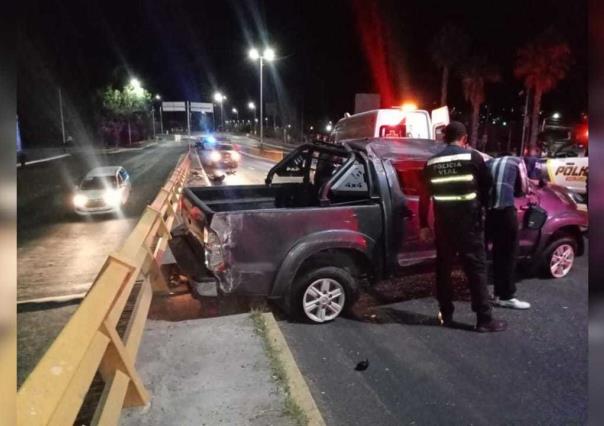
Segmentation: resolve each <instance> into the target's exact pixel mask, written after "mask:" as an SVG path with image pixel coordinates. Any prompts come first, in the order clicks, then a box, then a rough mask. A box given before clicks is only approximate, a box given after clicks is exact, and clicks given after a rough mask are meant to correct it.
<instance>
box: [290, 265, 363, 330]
mask: <svg viewBox="0 0 604 426" xmlns="http://www.w3.org/2000/svg"><path fill="white" fill-rule="evenodd" d="M357 295H358V285H357V282H356V280H355V279H354V277H353V276H352V275H351V274H350V273H349V272H348V271H346V270H345V269H342V268H338V267H336V266H325V267H321V268H318V269H313V270H309V271H307V272H305V273H303V274H301V275H300V276H299V277H298V278H297V279H296V281H295V282H294V286H293V292H292V300H291V305H290V306H291V308H292V314H294V315H295V316H296V317H297V318H299V319H303V320H306V321H310V322H313V323H324V322H328V321H332V320H334V319H336V318H337V317H338V316H340V314H341V313H342V312H344V311H345V310H346V309H347V308H349V307H350V306H352V304H353V303H354V301H355V300H356V298H357Z"/></svg>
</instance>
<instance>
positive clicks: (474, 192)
mask: <svg viewBox="0 0 604 426" xmlns="http://www.w3.org/2000/svg"><path fill="white" fill-rule="evenodd" d="M445 151H446V150H445ZM464 151H465V152H462V153H457V154H451V155H440V154H439V155H437V156H436V157H432V158H431V159H429V160H428V162H427V163H426V168H425V170H424V173H425V178H426V183H427V184H428V187H429V189H430V194H431V195H432V197H433V199H434V201H435V202H436V203H437V204H441V203H443V204H444V203H452V202H453V203H460V202H468V201H472V200H475V199H476V198H477V197H478V186H477V182H476V180H477V176H476V170H477V169H476V167H475V165H474V163H473V162H472V152H471V151H468V150H464Z"/></svg>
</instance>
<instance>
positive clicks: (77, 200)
mask: <svg viewBox="0 0 604 426" xmlns="http://www.w3.org/2000/svg"><path fill="white" fill-rule="evenodd" d="M87 202H88V197H87V196H85V195H84V194H76V195H74V196H73V205H74V206H75V207H78V208H82V207H84V206H85V205H86V203H87Z"/></svg>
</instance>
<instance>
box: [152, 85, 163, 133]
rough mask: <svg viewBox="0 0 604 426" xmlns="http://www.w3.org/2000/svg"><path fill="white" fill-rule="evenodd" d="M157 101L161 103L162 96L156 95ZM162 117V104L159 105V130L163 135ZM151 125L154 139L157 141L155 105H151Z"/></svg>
mask: <svg viewBox="0 0 604 426" xmlns="http://www.w3.org/2000/svg"><path fill="white" fill-rule="evenodd" d="M155 100H156V101H158V102H159V101H161V96H159V95H155ZM162 121H163V120H162V117H161V104H160V105H159V129H160V132H161V133H164V123H163V122H162ZM151 123H152V124H153V139H155V104H154V103H152V104H151Z"/></svg>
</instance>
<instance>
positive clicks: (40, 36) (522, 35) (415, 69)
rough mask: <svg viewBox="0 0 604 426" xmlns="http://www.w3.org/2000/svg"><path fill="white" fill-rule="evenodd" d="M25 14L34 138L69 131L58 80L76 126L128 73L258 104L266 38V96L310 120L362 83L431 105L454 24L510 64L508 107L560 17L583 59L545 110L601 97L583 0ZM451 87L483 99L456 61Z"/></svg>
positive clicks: (565, 109) (22, 68) (165, 86)
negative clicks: (521, 52) (272, 56)
mask: <svg viewBox="0 0 604 426" xmlns="http://www.w3.org/2000/svg"><path fill="white" fill-rule="evenodd" d="M21 13H22V18H21V23H20V41H19V85H18V90H19V93H18V106H19V115H20V120H21V121H22V127H24V129H23V132H24V139H26V140H27V139H28V138H29V139H33V138H35V139H36V143H41V142H38V140H39V139H41V138H42V139H43V138H45V137H48V138H50V139H52V138H53V137H55V135H56V132H57V130H58V128H57V126H56V121H57V120H56V110H57V100H56V97H57V94H56V93H57V87H58V86H62V87H63V92H64V97H65V98H66V107H67V109H68V112H67V113H68V114H69V116H70V117H71V118H70V126H74V127H77V126H79V127H81V128H82V129H88V128H91V127H92V124H91V123H93V122H94V117H95V116H96V115H97V114H98V109H97V105H98V102H97V99H96V98H95V94H96V93H97V92H98V90H99V89H100V88H102V87H103V86H105V85H107V84H109V83H114V84H118V83H119V84H123V83H125V82H126V81H127V76H128V75H133V76H136V77H138V78H139V79H140V80H141V81H142V82H143V85H144V87H145V88H147V89H148V90H149V91H151V92H152V93H153V94H155V93H159V94H161V95H162V96H163V98H164V99H165V100H192V101H205V100H210V99H211V95H212V93H213V92H214V91H215V90H216V89H220V90H221V91H223V92H224V93H225V94H227V96H228V98H229V105H228V108H229V109H230V107H231V106H237V107H238V108H239V109H240V110H245V105H246V104H247V101H248V100H250V99H253V100H256V99H257V96H258V75H257V66H255V65H254V64H253V63H252V62H251V61H250V60H249V59H248V58H247V51H248V49H249V47H251V46H252V45H256V46H258V47H261V46H262V45H263V40H266V42H268V43H270V45H271V46H273V47H274V48H275V49H276V51H277V56H278V60H277V61H276V62H275V63H274V64H273V65H271V66H270V67H267V72H266V74H265V76H266V77H267V80H268V84H267V91H266V92H265V99H266V101H270V100H271V99H273V98H274V97H275V96H278V97H279V99H280V100H281V101H282V102H283V101H285V102H288V103H289V105H291V106H293V108H295V109H296V110H297V111H303V112H304V117H305V122H306V123H307V124H310V123H313V122H314V123H322V122H325V121H327V120H328V119H331V120H337V119H338V118H339V117H341V116H342V114H343V113H344V112H346V111H349V112H352V110H353V102H354V94H355V93H357V92H374V91H377V90H378V88H379V89H381V90H382V91H384V90H385V89H384V87H387V90H388V91H389V92H390V93H389V94H385V93H382V95H384V98H387V97H390V98H392V99H395V100H396V101H397V102H398V101H403V100H405V99H410V98H412V99H415V100H417V101H418V103H419V105H420V107H424V108H427V109H430V108H431V107H432V106H433V105H435V103H436V101H437V99H438V97H439V94H440V72H439V70H438V69H437V68H436V67H435V65H434V64H433V63H432V62H431V59H430V53H429V46H430V43H431V41H432V39H433V37H434V34H435V33H436V32H437V31H438V30H439V28H440V27H441V26H442V25H444V24H445V23H447V22H452V23H455V24H457V25H458V26H459V27H461V28H462V29H463V30H465V31H466V32H467V33H468V34H469V35H470V37H471V39H472V52H473V53H478V54H484V55H487V57H488V58H489V60H490V61H491V62H492V63H493V64H494V65H496V66H498V67H499V69H500V70H501V73H502V75H503V80H502V82H500V83H497V84H494V85H492V86H490V87H489V90H488V92H487V102H488V104H489V106H490V107H491V108H493V109H494V110H497V109H500V108H510V107H512V106H516V107H517V106H520V105H521V103H522V100H523V99H522V98H521V97H519V96H518V92H519V91H520V90H521V88H522V85H521V82H519V81H518V80H516V79H514V77H513V74H512V68H513V62H514V57H515V52H516V50H517V49H518V47H520V46H522V45H523V44H524V43H525V42H527V41H528V40H530V39H531V38H532V37H534V36H535V35H537V34H538V33H540V32H542V31H543V30H545V29H546V28H548V27H550V26H551V27H553V28H555V29H556V30H557V31H558V32H559V33H561V34H562V36H563V37H564V38H565V39H566V40H567V41H568V42H569V44H570V46H571V49H572V51H573V56H574V65H573V66H572V68H571V71H570V73H569V75H568V77H567V78H566V80H564V81H563V82H561V83H560V84H559V86H558V88H557V89H556V90H554V91H553V92H551V93H549V94H547V95H546V96H545V97H544V100H543V109H544V110H546V111H548V110H554V109H555V110H558V111H561V112H562V113H563V114H564V115H565V116H567V117H571V116H576V115H578V114H579V113H580V112H582V111H584V110H585V109H586V108H587V42H586V38H587V35H586V33H587V31H586V13H587V12H586V5H585V3H584V2H581V1H576V2H575V1H558V0H556V1H554V0H549V1H526V0H523V1H480V2H463V1H457V2H449V1H426V0H421V1H419V0H418V1H400V0H399V1H395V0H384V1H362V0H355V1H352V0H351V1H345V0H323V1H314V0H306V1H285V0H281V1H251V0H250V1H235V0H232V1H218V0H216V1H211V2H210V1H201V0H197V1H176V0H173V1H151V0H149V1H128V0H123V1H119V2H117V1H108V0H105V1H94V0H87V1H77V2H76V1H73V2H70V1H54V0H45V1H38V2H30V3H28V6H27V7H25V6H24V7H23V8H22V11H21ZM376 46H377V47H376ZM376 63H378V66H376ZM379 64H382V65H383V66H382V67H380V66H379ZM449 93H450V96H449V104H450V105H451V106H455V107H457V109H459V110H465V111H467V110H469V105H468V104H467V103H465V101H464V100H463V97H462V92H461V84H460V82H459V79H458V77H457V75H456V74H455V73H454V74H453V75H452V77H451V80H450V92H449ZM230 103H232V105H231V104H230ZM388 106H389V105H388ZM45 133H46V134H49V136H44V134H45ZM32 143H33V142H32Z"/></svg>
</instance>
